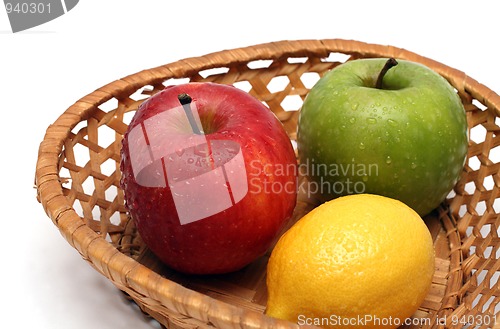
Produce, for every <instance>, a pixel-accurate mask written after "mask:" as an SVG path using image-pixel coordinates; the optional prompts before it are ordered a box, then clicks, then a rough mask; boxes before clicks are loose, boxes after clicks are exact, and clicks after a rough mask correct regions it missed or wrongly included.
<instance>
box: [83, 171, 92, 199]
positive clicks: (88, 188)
mask: <svg viewBox="0 0 500 329" xmlns="http://www.w3.org/2000/svg"><path fill="white" fill-rule="evenodd" d="M81 187H82V189H83V193H85V194H86V195H88V196H92V194H93V193H94V191H95V184H94V178H93V177H92V176H88V177H87V178H86V179H85V180H84V181H83V182H82V183H81Z"/></svg>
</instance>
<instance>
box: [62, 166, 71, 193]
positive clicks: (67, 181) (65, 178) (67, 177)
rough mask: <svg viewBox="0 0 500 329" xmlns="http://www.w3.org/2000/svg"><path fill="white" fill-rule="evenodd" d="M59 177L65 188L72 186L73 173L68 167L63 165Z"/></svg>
mask: <svg viewBox="0 0 500 329" xmlns="http://www.w3.org/2000/svg"><path fill="white" fill-rule="evenodd" d="M59 177H60V178H59V179H60V181H61V184H62V186H63V187H64V188H70V187H71V173H70V172H69V170H68V168H64V167H62V168H61V169H60V170H59Z"/></svg>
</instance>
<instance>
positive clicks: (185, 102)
mask: <svg viewBox="0 0 500 329" xmlns="http://www.w3.org/2000/svg"><path fill="white" fill-rule="evenodd" d="M177 98H178V99H179V102H180V103H181V105H182V108H183V109H184V112H185V113H186V116H187V118H188V121H189V124H190V125H191V129H192V130H193V132H194V133H195V134H197V135H201V134H202V132H201V131H200V128H198V125H197V124H196V120H195V119H194V115H193V111H192V110H191V102H192V101H193V99H192V98H191V96H189V95H188V94H186V93H182V94H179V95H177Z"/></svg>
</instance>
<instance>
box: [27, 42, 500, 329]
mask: <svg viewBox="0 0 500 329" xmlns="http://www.w3.org/2000/svg"><path fill="white" fill-rule="evenodd" d="M364 57H395V58H400V59H408V60H412V61H416V62H420V63H423V64H425V65H427V66H429V67H430V68H432V69H434V70H435V71H437V72H438V73H439V74H441V75H442V76H444V77H445V78H446V79H447V80H448V81H449V82H450V83H451V84H452V85H453V86H454V87H455V89H456V90H457V92H458V94H459V96H460V98H461V99H462V102H463V103H464V105H465V109H466V111H467V119H468V123H469V128H470V133H471V135H472V136H474V137H473V138H471V141H470V147H469V154H468V160H467V162H466V165H465V168H464V170H463V174H462V176H461V179H460V181H459V182H458V184H457V185H456V187H455V189H454V191H453V192H452V193H451V194H450V197H449V199H448V200H447V202H445V203H444V204H443V205H442V206H440V207H439V209H436V211H434V212H433V213H432V214H431V215H429V216H427V217H426V218H425V220H426V223H427V224H428V227H429V229H430V231H431V232H432V235H433V238H434V241H435V249H436V255H437V258H436V272H435V276H434V279H433V284H432V288H431V290H430V292H429V294H428V296H427V298H426V299H425V301H424V302H423V304H422V305H421V307H420V309H419V310H418V311H417V312H416V314H415V315H414V317H415V318H420V319H421V324H420V325H417V324H414V325H408V326H406V327H409V328H410V327H411V328H417V327H425V328H431V327H432V328H445V327H446V328H460V327H463V321H468V320H469V321H473V322H474V325H475V326H477V327H478V328H491V327H493V323H492V322H490V320H491V321H493V317H494V316H495V314H498V312H499V311H500V289H499V284H498V282H497V281H498V278H499V276H500V260H499V257H500V239H499V233H500V217H499V215H498V214H499V213H500V175H499V169H500V163H495V161H493V160H492V159H493V158H494V156H495V155H496V156H497V159H498V158H499V157H498V155H499V154H500V153H499V151H500V147H499V145H500V136H499V135H498V132H499V131H500V120H499V119H498V117H499V116H500V97H499V96H498V95H497V94H495V93H494V92H492V91H491V90H490V89H488V88H487V87H485V86H483V85H481V84H479V83H478V82H476V81H475V80H473V79H471V78H470V77H468V76H467V75H465V74H464V73H462V72H460V71H457V70H455V69H452V68H450V67H447V66H445V65H443V64H440V63H438V62H436V61H433V60H431V59H428V58H425V57H422V56H419V55H417V54H415V53H412V52H409V51H406V50H404V49H400V48H396V47H392V46H381V45H374V44H366V43H362V42H356V41H350V40H300V41H282V42H274V43H268V44H262V45H257V46H252V47H246V48H240V49H234V50H226V51H221V52H217V53H213V54H209V55H206V56H202V57H197V58H188V59H184V60H180V61H178V62H174V63H170V64H167V65H163V66H160V67H157V68H153V69H149V70H144V71H142V72H139V73H136V74H133V75H130V76H127V77H125V78H123V79H120V80H117V81H114V82H112V83H110V84H108V85H105V86H103V87H101V88H99V89H97V90H96V91H94V92H93V93H91V94H89V95H87V96H85V97H83V98H81V99H80V100H78V101H77V102H76V103H75V104H74V105H72V106H71V107H70V108H68V109H67V110H66V111H65V112H64V113H63V114H62V115H61V116H60V117H59V118H58V119H57V120H56V121H55V122H54V123H53V124H52V125H50V127H49V128H48V129H47V133H46V135H45V138H44V140H43V141H42V143H41V145H40V149H39V154H38V162H37V167H36V186H37V191H38V198H39V201H40V202H41V203H42V205H43V207H44V209H45V211H46V213H47V214H48V216H49V217H50V218H51V219H52V221H53V223H54V224H55V225H56V226H57V228H58V229H59V230H60V232H61V234H62V235H63V236H64V238H66V240H67V241H68V242H69V244H70V245H71V246H73V247H74V248H75V249H77V250H78V252H79V253H80V254H81V256H82V258H83V259H85V260H86V261H87V262H88V263H90V264H91V265H92V266H93V267H94V268H95V269H96V270H97V271H99V272H100V273H101V274H102V275H104V276H105V277H107V278H108V279H109V280H111V282H113V283H114V284H115V285H116V287H118V288H119V289H121V290H122V291H124V292H125V293H126V294H127V295H129V296H130V297H131V298H132V299H133V300H134V301H135V302H136V303H137V304H138V305H139V306H140V307H141V309H142V310H143V311H144V312H146V313H148V314H150V315H151V316H152V317H154V318H156V319H157V320H158V321H159V322H160V323H162V324H163V325H165V326H167V327H168V328H177V327H179V328H195V327H196V328H198V327H201V328H213V327H217V328H241V327H243V328H250V327H251V328H264V327H273V328H278V327H279V328H296V327H297V324H293V323H289V322H286V321H281V320H276V319H272V318H269V317H267V316H265V315H263V312H264V310H265V306H266V287H265V270H266V263H267V256H264V257H262V258H260V259H258V260H257V261H255V262H253V263H252V264H251V265H249V266H248V267H246V268H245V269H244V270H242V271H239V272H236V273H232V274H228V275H217V276H209V277H197V276H186V275H181V274H179V273H176V272H174V271H172V270H169V269H168V268H166V267H164V266H162V265H161V263H160V262H158V260H157V259H156V258H155V257H154V255H152V253H151V252H149V251H148V249H147V248H146V247H145V246H144V245H143V243H142V241H141V239H140V237H139V236H138V234H137V233H136V230H135V228H134V223H133V221H131V220H129V217H128V214H127V211H126V209H125V207H124V198H123V192H122V191H121V190H120V188H119V180H120V171H119V165H118V164H119V161H120V157H119V152H120V146H121V139H122V135H123V134H124V132H125V130H126V129H127V123H129V122H130V120H131V118H132V116H133V113H134V111H135V110H136V109H137V107H138V106H139V104H141V102H142V101H143V100H144V99H145V98H147V97H149V96H151V95H153V94H155V93H157V92H159V91H160V90H162V89H163V88H164V87H165V86H167V85H171V84H178V83H183V82H188V81H212V82H217V83H223V84H233V85H235V86H237V87H239V88H242V89H243V90H245V91H248V92H249V93H250V94H252V95H253V96H255V97H257V98H258V99H260V100H261V101H263V102H264V103H265V104H267V105H268V106H269V107H270V108H271V110H272V111H273V112H274V113H275V114H276V115H277V116H278V118H279V119H280V120H281V121H282V122H283V124H284V127H285V129H286V131H287V132H288V134H289V136H290V138H291V139H292V140H294V139H295V137H296V127H297V118H298V110H299V108H300V106H301V102H302V100H303V99H304V97H305V96H306V94H307V93H308V90H309V89H310V88H311V86H312V85H313V84H314V82H315V81H317V79H318V78H319V77H320V76H322V75H323V74H324V73H325V72H326V71H328V70H330V69H331V68H333V67H335V66H336V65H339V64H340V63H342V62H344V61H346V60H353V59H358V58H364ZM497 161H498V160H497ZM312 207H314V202H313V201H312V200H307V199H305V198H303V197H299V201H298V204H297V207H296V209H295V214H294V217H293V219H292V222H290V224H292V223H293V220H296V219H298V218H300V217H301V216H303V215H304V214H305V213H307V212H308V211H309V210H310V209H312ZM499 322H500V321H499ZM481 323H482V324H481Z"/></svg>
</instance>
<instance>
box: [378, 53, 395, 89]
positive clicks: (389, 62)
mask: <svg viewBox="0 0 500 329" xmlns="http://www.w3.org/2000/svg"><path fill="white" fill-rule="evenodd" d="M396 65H398V61H396V59H394V58H392V57H391V58H389V59H388V60H387V62H385V65H384V67H383V68H382V70H381V71H380V73H379V75H378V78H377V83H376V84H375V88H377V89H382V82H383V80H384V76H385V74H386V73H387V71H389V70H390V69H391V68H392V67H394V66H396Z"/></svg>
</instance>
